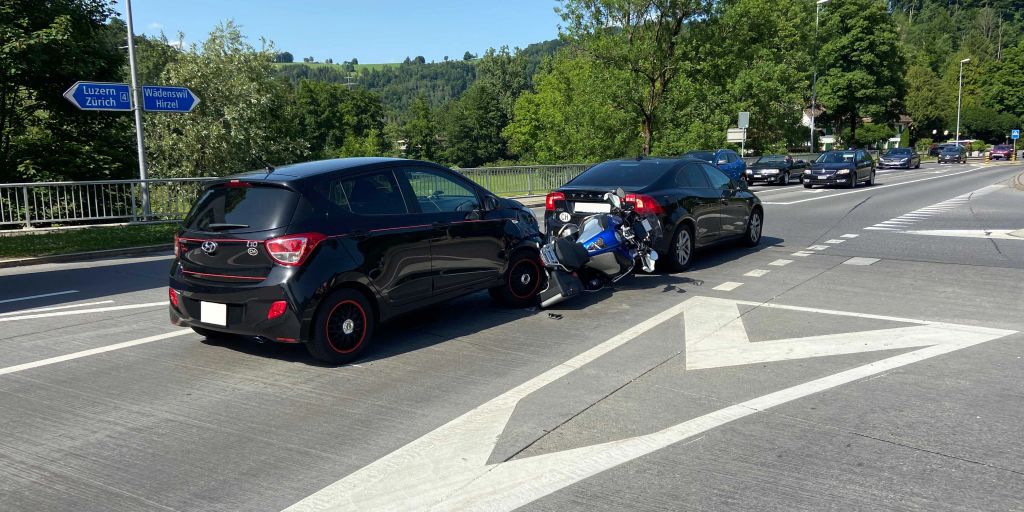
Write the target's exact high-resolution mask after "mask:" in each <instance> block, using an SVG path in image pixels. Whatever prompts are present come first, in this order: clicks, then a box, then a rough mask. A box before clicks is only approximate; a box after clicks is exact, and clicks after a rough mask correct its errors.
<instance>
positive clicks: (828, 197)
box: [761, 169, 977, 206]
mask: <svg viewBox="0 0 1024 512" xmlns="http://www.w3.org/2000/svg"><path fill="white" fill-rule="evenodd" d="M975 170H977V169H967V170H966V171H960V172H954V173H950V174H943V175H940V176H932V177H930V178H921V179H919V180H910V181H901V182H899V183H890V184H888V185H875V186H873V187H866V188H862V189H860V190H850V191H848V192H839V193H838V194H829V195H827V196H821V197H809V198H807V199H798V200H796V201H787V202H784V203H780V202H773V201H764V202H762V203H761V204H774V205H780V206H786V205H791V204H799V203H806V202H808V201H817V200H819V199H831V198H833V197H839V196H845V195H847V194H857V193H860V192H867V191H870V190H879V189H883V188H889V187H898V186H900V185H910V184H911V183H920V182H922V181H928V180H937V179H939V178H949V177H952V176H958V175H960V174H966V173H969V172H974V171H975Z"/></svg>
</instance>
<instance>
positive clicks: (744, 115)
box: [736, 112, 750, 157]
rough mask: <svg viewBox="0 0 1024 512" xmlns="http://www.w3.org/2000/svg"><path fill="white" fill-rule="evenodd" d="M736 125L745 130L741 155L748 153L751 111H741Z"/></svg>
mask: <svg viewBox="0 0 1024 512" xmlns="http://www.w3.org/2000/svg"><path fill="white" fill-rule="evenodd" d="M736 127H737V128H739V129H741V130H743V140H741V141H740V157H743V156H744V153H746V143H747V128H749V127H750V112H740V116H739V119H737V123H736Z"/></svg>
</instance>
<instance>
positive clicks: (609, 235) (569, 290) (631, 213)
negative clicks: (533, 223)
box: [540, 188, 661, 307]
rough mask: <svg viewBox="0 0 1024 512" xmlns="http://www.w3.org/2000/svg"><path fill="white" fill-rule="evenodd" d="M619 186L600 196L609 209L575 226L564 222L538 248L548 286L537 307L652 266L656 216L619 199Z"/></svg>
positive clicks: (658, 231)
mask: <svg viewBox="0 0 1024 512" xmlns="http://www.w3.org/2000/svg"><path fill="white" fill-rule="evenodd" d="M624 197H625V192H624V191H623V190H622V189H621V188H620V189H617V190H615V191H614V192H608V193H606V194H605V195H604V197H603V200H604V201H605V202H607V203H609V204H610V205H611V211H610V213H599V214H596V215H591V216H589V217H586V218H584V219H583V221H582V222H581V223H580V225H579V226H576V225H574V224H565V225H564V226H562V227H561V228H560V229H559V230H558V232H557V233H554V234H551V235H550V240H549V241H548V242H547V243H546V244H544V246H543V247H541V251H540V255H541V261H542V262H543V264H544V269H545V271H546V272H547V286H546V287H545V288H544V289H543V290H542V291H541V292H540V304H541V307H550V306H552V305H554V304H557V303H559V302H562V301H564V300H566V299H569V298H572V297H575V296H576V295H579V294H580V293H582V292H585V291H586V292H592V291H598V290H600V289H602V288H604V287H605V286H608V285H611V284H614V283H617V282H619V281H620V280H621V279H623V278H624V277H626V276H628V275H630V274H632V273H633V271H634V270H635V269H636V267H637V264H639V265H640V266H641V267H642V268H643V269H644V270H645V271H647V272H653V271H654V262H655V261H657V259H658V253H657V251H655V250H654V242H655V241H656V240H657V239H658V238H659V237H660V236H661V221H660V220H659V219H658V217H657V216H656V215H639V214H637V213H636V211H635V206H636V205H635V204H634V203H631V202H626V201H624Z"/></svg>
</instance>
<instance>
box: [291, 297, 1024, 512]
mask: <svg viewBox="0 0 1024 512" xmlns="http://www.w3.org/2000/svg"><path fill="white" fill-rule="evenodd" d="M737 304H746V305H754V306H763V307H772V308H779V309H791V310H798V311H806V312H814V313H825V314H834V315H850V314H849V313H846V312H840V311H830V310H821V309H815V308H800V307H791V306H780V305H768V304H759V303H755V302H746V301H729V300H722V299H713V298H706V297H694V298H691V299H689V300H687V301H685V302H683V303H681V304H679V305H676V306H674V307H672V308H670V309H669V310H666V311H664V312H662V313H660V314H658V315H656V316H655V317H653V318H651V319H649V320H647V321H645V322H642V323H640V324H638V325H637V326H636V327H633V328H631V329H628V330H626V331H625V332H623V333H622V334H619V335H618V336H616V337H614V338H612V339H610V340H608V341H606V342H604V343H602V344H600V345H598V346H596V347H594V348H592V349H590V350H588V351H586V352H584V353H582V354H580V355H578V356H576V357H574V358H572V359H570V360H568V361H566V362H565V363H563V364H561V365H558V366H556V367H554V368H552V369H551V370H548V371H547V372H545V373H543V374H541V375H539V376H537V377H534V378H533V379H531V380H529V381H527V382H526V383H524V384H521V385H520V386H518V387H516V388H514V389H512V390H510V391H508V392H506V393H504V394H502V395H500V396H498V397H496V398H494V399H492V400H491V401H489V402H487V403H485V404H483V405H481V406H479V407H477V408H476V409H473V410H471V411H469V412H467V413H466V414H463V415H462V416H460V417H458V418H456V419H454V420H452V421H450V422H449V423H447V424H445V425H443V426H441V427H439V428H438V429H436V430H434V431H433V432H430V433H429V434H427V435H425V436H423V437H421V438H419V439H417V440H415V441H413V442H411V443H409V444H407V445H405V446H404V447H402V448H399V449H398V450H395V451H394V452H392V453H391V454H389V455H387V456H385V457H383V458H381V459H379V460H377V461H376V462H374V463H372V464H370V465H369V466H366V467H364V468H362V469H360V470H358V471H356V472H354V473H352V474H350V475H348V476H346V477H345V478H343V479H341V480H339V481H337V482H335V483H333V484H331V485H328V486H327V487H325V488H323V489H321V490H320V491H318V492H317V493H315V494H313V495H312V496H309V497H308V498H306V499H303V500H302V501H300V502H298V503H296V504H294V505H292V506H291V507H289V508H288V509H286V512H298V511H313V510H337V511H341V510H359V511H361V512H369V511H374V510H387V511H404V510H415V511H420V510H432V511H446V510H453V511H455V510H457V511H466V510H481V511H505V510H514V509H516V508H518V507H521V506H523V505H526V504H527V503H530V502H532V501H534V500H536V499H538V498H541V497H544V496H547V495H548V494H551V493H553V492H555V491H558V490H559V489H563V488H565V487H567V486H569V485H572V484H574V483H576V482H579V481H581V480H583V479H585V478H588V477H590V476H593V475H596V474H598V473H601V472H603V471H606V470H608V469H611V468H613V467H615V466H618V465H619V464H623V463H625V462H629V461H631V460H634V459H636V458H638V457H641V456H644V455H647V454H649V453H651V452H654V451H656V450H659V449H661V448H665V447H667V446H670V445H673V444H675V443H678V442H680V441H684V440H686V439H689V438H692V437H694V436H696V435H699V434H701V433H703V432H706V431H708V430H710V429H712V428H715V427H718V426H721V425H725V424H727V423H729V422H731V421H734V420H737V419H740V418H743V417H745V416H749V415H751V414H754V413H757V412H760V411H764V410H766V409H769V408H771V407H774V406H776V405H779V404H784V403H786V402H790V401H792V400H796V399H798V398H803V397H805V396H808V395H811V394H814V393H818V392H820V391H824V390H827V389H831V388H833V387H836V386H839V385H842V384H846V383H849V382H853V381H856V380H859V379H863V378H865V377H870V376H872V375H876V374H879V373H883V372H886V371H889V370H892V369H894V368H898V367H900V366H904V365H907V364H911V363H914V362H917V361H921V360H924V359H927V358H930V357H934V356H937V355H941V354H946V353H949V352H952V351H954V350H958V349H961V348H965V347H969V346H972V345H976V344H978V343H982V342H985V341H989V340H993V339H996V338H1000V337H1003V336H1008V335H1010V334H1014V333H1015V332H1016V331H1007V330H1000V329H987V328H981V327H969V326H962V325H953V324H945V323H938V322H926V321H920V320H910V319H901V318H895V317H885V316H879V315H858V314H854V315H851V316H857V317H861V318H871V319H883V320H896V321H903V322H909V323H915V324H919V325H920V326H923V327H938V329H935V330H929V331H928V332H929V333H931V334H933V335H936V336H939V338H938V339H936V340H933V341H932V342H931V343H929V344H930V345H931V346H928V347H925V348H921V349H918V350H915V351H912V352H908V353H905V354H900V355H897V356H893V357H890V358H887V359H883V360H881V361H876V362H873V363H869V364H866V365H863V366H859V367H856V368H853V369H850V370H846V371H843V372H840V373H837V374H834V375H830V376H828V377H823V378H820V379H817V380H813V381H811V382H807V383H804V384H799V385H796V386H792V387H789V388H786V389H783V390H781V391H776V392H774V393H769V394H767V395H763V396H760V397H757V398H754V399H751V400H747V401H745V402H742V403H738V404H735V405H732V406H729V407H726V408H724V409H720V410H717V411H714V412H712V413H709V414H705V415H703V416H699V417H697V418H694V419H691V420H688V421H684V422H682V423H679V424H676V425H673V426H671V427H668V428H666V429H664V430H660V431H658V432H654V433H651V434H647V435H642V436H636V437H630V438H626V439H620V440H616V441H611V442H607V443H601V444H596V445H592V446H584V447H580V448H575V449H570V450H564V451H560V452H553V453H547V454H543V455H537V456H533V457H527V458H523V459H516V460H512V461H508V462H499V463H496V464H490V465H488V464H487V459H488V458H489V457H490V455H491V452H492V451H493V450H494V447H495V446H496V444H497V442H498V438H499V436H500V435H501V433H502V431H503V430H504V429H505V425H506V423H507V422H508V421H509V418H511V416H512V413H513V411H514V410H515V407H516V405H517V404H518V403H519V401H520V400H522V399H523V398H525V397H526V396H528V395H529V394H530V393H532V392H534V391H536V390H538V389H540V388H542V387H544V386H546V385H547V384H549V383H551V382H554V381H555V380H557V379H559V378H561V377H563V376H565V375H567V374H568V373H570V372H572V371H574V370H576V369H578V368H580V367H581V366H583V365H584V364H587V363H589V362H591V361H593V360H595V359H597V358H598V357H600V356H602V355H604V354H607V353H608V352H610V351H611V350H613V349H615V348H617V347H619V346H621V345H624V344H625V343H627V342H629V341H631V340H633V339H635V338H636V337H637V336H639V335H641V334H643V333H645V332H647V331H648V330H650V329H652V328H654V327H655V326H657V325H660V324H661V323H663V322H665V321H667V320H670V319H673V318H674V317H675V316H676V315H678V314H680V313H684V315H687V316H686V327H687V342H686V346H687V350H688V351H689V350H690V349H691V347H703V344H704V343H712V344H714V343H716V341H714V340H710V339H708V338H704V339H700V338H699V336H701V335H703V336H706V337H710V336H711V335H712V334H714V335H715V336H719V335H722V336H729V337H732V339H733V340H736V339H738V338H739V331H738V330H737V329H739V330H742V329H743V326H742V322H741V321H740V320H739V311H738V308H737V307H736V305H737ZM727 309H728V311H727ZM703 315H708V316H709V317H710V318H707V319H703V320H702V319H700V318H697V319H696V320H691V319H690V317H691V316H694V317H699V316H703ZM691 322H693V325H692V329H694V330H697V331H698V333H697V334H694V333H692V332H690V329H691ZM950 328H954V330H952V331H948V330H949V329H950ZM890 331H892V329H883V330H881V331H876V332H879V333H886V334H890ZM742 335H743V338H746V333H745V332H743V333H742ZM883 335H885V334H883ZM921 335H923V333H921ZM900 336H902V337H903V338H907V337H908V335H907V334H906V333H903V334H901V335H900ZM909 337H910V338H914V336H909ZM815 338H819V337H815ZM805 339H810V338H805ZM914 339H917V340H918V341H920V342H923V341H924V340H921V339H918V338H914ZM691 340H692V341H691ZM760 343H765V342H760ZM760 343H757V344H760ZM909 343H910V342H909V341H905V342H904V346H908V344H909ZM757 344H753V345H757ZM748 345H751V344H748ZM833 346H840V349H841V350H848V347H845V346H842V345H841V344H835V343H834V344H833ZM877 347H878V346H877V345H871V346H870V347H869V348H867V349H866V350H882V349H884V348H892V347H891V346H889V347H883V348H877ZM801 350H806V348H802V349H801ZM840 353H849V352H840ZM700 357H701V356H698V360H700ZM687 359H690V354H689V352H688V353H687ZM705 360H706V359H705Z"/></svg>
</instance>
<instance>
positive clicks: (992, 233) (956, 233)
mask: <svg viewBox="0 0 1024 512" xmlns="http://www.w3.org/2000/svg"><path fill="white" fill-rule="evenodd" d="M904 233H906V234H909V235H929V236H952V237H957V238H991V239H995V240H1022V241H1024V229H925V230H920V231H904ZM1011 233H1020V234H1019V235H1012V234H1011Z"/></svg>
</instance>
